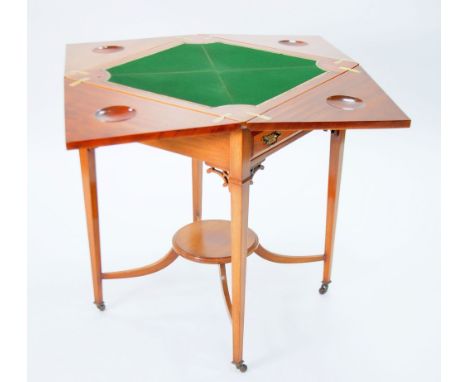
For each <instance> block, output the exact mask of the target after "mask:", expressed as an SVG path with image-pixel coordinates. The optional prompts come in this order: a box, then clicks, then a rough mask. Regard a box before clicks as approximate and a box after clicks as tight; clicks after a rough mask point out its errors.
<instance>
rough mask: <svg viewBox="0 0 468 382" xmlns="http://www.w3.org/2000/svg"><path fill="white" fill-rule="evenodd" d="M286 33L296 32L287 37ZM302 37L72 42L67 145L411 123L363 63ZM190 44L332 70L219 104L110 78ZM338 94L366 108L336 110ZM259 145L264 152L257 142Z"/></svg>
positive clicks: (67, 83) (68, 69) (316, 39)
mask: <svg viewBox="0 0 468 382" xmlns="http://www.w3.org/2000/svg"><path fill="white" fill-rule="evenodd" d="M287 38H291V36H289V37H288V36H286V37H284V38H283V39H282V40H284V39H287ZM301 40H303V41H305V42H307V44H305V45H298V46H291V45H284V44H281V43H280V39H279V37H278V36H245V37H244V38H242V37H241V36H222V35H220V36H216V35H201V36H174V37H167V38H161V39H150V40H148V41H146V40H143V41H127V42H124V43H122V47H123V49H122V50H118V51H117V52H115V53H110V54H102V53H96V52H95V48H96V46H100V45H109V44H116V43H115V42H109V43H108V44H106V43H103V42H101V43H95V44H93V43H89V44H73V45H70V46H69V47H68V48H67V67H66V74H65V117H66V136H67V148H69V149H76V148H81V147H98V146H103V145H111V144H120V143H127V142H141V141H145V140H150V139H155V138H163V137H166V138H168V137H181V136H191V137H194V136H197V135H206V134H211V133H218V132H222V131H232V130H235V129H239V128H240V126H241V125H244V126H247V127H248V128H249V129H250V130H251V131H263V130H264V131H274V130H310V129H332V128H333V129H347V128H384V127H387V128H388V127H407V126H409V123H410V122H409V119H408V117H407V116H406V115H405V114H404V113H403V112H402V111H401V110H400V109H399V108H398V107H397V106H396V105H395V104H394V103H393V102H392V101H391V100H390V98H389V97H388V96H387V95H386V94H385V93H384V92H383V91H382V89H380V88H379V87H378V86H377V85H376V84H375V82H374V81H373V80H372V79H371V78H370V77H369V76H368V75H367V73H366V72H365V71H364V69H363V68H362V67H361V66H360V65H359V64H357V63H355V62H353V61H350V60H349V59H348V58H347V57H346V56H343V55H342V54H341V53H340V52H339V51H338V50H336V48H334V47H333V46H331V45H330V44H328V43H327V42H325V41H324V40H323V39H321V38H319V37H317V36H309V37H307V36H302V37H301ZM184 42H189V43H194V42H195V43H206V42H223V43H230V44H235V45H240V46H247V47H252V48H256V49H264V50H268V51H271V52H277V53H283V54H289V55H293V56H298V57H305V58H310V59H316V60H317V64H318V65H319V66H321V67H323V68H324V69H325V70H326V72H325V73H323V74H321V75H319V76H317V77H314V78H313V79H311V80H310V81H306V82H304V83H302V84H300V85H298V86H296V87H294V88H292V89H290V90H288V91H286V92H285V93H283V94H280V95H279V96H277V97H273V98H271V99H269V100H267V101H265V102H263V103H261V104H260V105H255V106H254V105H225V106H220V107H214V108H211V107H207V106H204V105H199V104H195V103H192V102H188V101H184V100H180V99H175V98H171V97H167V96H163V95H160V94H155V93H151V92H146V91H141V90H138V89H133V88H129V87H125V86H123V85H118V84H115V83H110V82H109V81H108V76H109V74H108V73H107V71H106V68H109V67H110V66H112V65H116V64H119V63H124V62H127V61H130V60H133V59H135V58H138V57H143V56H146V55H148V54H151V53H154V52H159V51H162V50H165V49H168V48H170V47H172V46H177V45H178V44H182V43H184ZM332 53H333V54H332ZM323 54H324V55H325V56H322V55H323ZM338 56H339V57H338ZM337 95H344V96H350V97H351V96H356V97H359V98H361V99H362V100H363V102H364V104H365V107H363V108H361V109H359V110H354V111H352V112H350V111H343V110H340V109H338V108H334V107H333V106H330V104H329V103H327V98H328V97H333V96H337ZM109 106H127V107H129V108H132V109H134V110H135V111H136V114H135V115H134V117H133V118H130V119H128V120H125V121H120V122H112V123H104V122H100V121H99V120H98V119H97V118H96V116H95V113H96V111H98V110H101V109H103V108H106V107H109ZM254 148H255V150H257V148H258V146H257V144H255V145H254Z"/></svg>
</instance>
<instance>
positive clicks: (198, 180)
mask: <svg viewBox="0 0 468 382" xmlns="http://www.w3.org/2000/svg"><path fill="white" fill-rule="evenodd" d="M202 202H203V162H202V161H200V160H198V159H192V210H193V221H194V222H196V221H199V220H201V218H202V205H203V203H202Z"/></svg>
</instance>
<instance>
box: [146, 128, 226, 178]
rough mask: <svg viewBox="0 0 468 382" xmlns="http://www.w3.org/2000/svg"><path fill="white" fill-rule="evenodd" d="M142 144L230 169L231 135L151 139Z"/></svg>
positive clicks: (218, 134) (217, 134) (215, 134)
mask: <svg viewBox="0 0 468 382" xmlns="http://www.w3.org/2000/svg"><path fill="white" fill-rule="evenodd" d="M141 143H143V144H145V145H148V146H152V147H157V148H160V149H163V150H166V151H171V152H174V153H177V154H181V155H185V156H188V157H190V158H195V159H198V160H201V161H204V162H207V163H209V164H210V165H211V166H214V167H218V168H222V169H224V170H227V169H228V168H229V133H225V132H221V133H212V134H205V135H196V136H190V137H174V138H162V139H150V140H145V141H143V142H141Z"/></svg>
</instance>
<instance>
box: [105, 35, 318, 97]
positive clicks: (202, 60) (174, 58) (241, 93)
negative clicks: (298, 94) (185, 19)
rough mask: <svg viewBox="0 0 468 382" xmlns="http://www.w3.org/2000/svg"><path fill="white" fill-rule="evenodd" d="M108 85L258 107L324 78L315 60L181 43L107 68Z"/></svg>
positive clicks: (233, 48)
mask: <svg viewBox="0 0 468 382" xmlns="http://www.w3.org/2000/svg"><path fill="white" fill-rule="evenodd" d="M108 71H109V73H110V74H111V78H110V79H109V81H110V82H114V83H118V84H121V85H126V86H129V87H132V88H137V89H141V90H146V91H150V92H153V93H158V94H164V95H167V96H170V97H174V98H179V99H184V100H188V101H191V102H195V103H199V104H203V105H207V106H222V105H230V104H248V105H258V104H260V103H262V102H264V101H266V100H268V99H270V98H273V97H275V96H277V95H279V94H281V93H284V92H285V91H287V90H289V89H292V88H293V87H295V86H297V85H299V84H301V83H303V82H305V81H308V80H310V79H311V78H314V77H316V76H318V75H319V74H322V73H324V71H323V70H322V69H320V68H318V67H317V65H316V63H315V61H314V60H307V59H304V58H299V57H292V56H288V55H285V54H278V53H272V52H267V51H263V50H258V49H251V48H245V47H240V46H235V45H228V44H223V43H211V44H182V45H178V46H176V47H174V48H170V49H167V50H164V51H161V52H158V53H154V54H152V55H150V56H146V57H143V58H139V59H137V60H134V61H130V62H127V63H125V64H122V65H118V66H114V67H112V68H110V69H108Z"/></svg>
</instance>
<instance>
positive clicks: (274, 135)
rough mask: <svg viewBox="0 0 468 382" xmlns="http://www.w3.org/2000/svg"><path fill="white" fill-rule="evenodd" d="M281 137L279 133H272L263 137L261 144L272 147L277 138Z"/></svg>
mask: <svg viewBox="0 0 468 382" xmlns="http://www.w3.org/2000/svg"><path fill="white" fill-rule="evenodd" d="M280 135H281V133H280V132H279V131H274V132H272V133H271V134H268V135H264V136H263V137H262V140H263V143H264V144H266V145H267V146H271V145H274V144H275V143H276V142H277V141H278V137H279V136H280Z"/></svg>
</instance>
